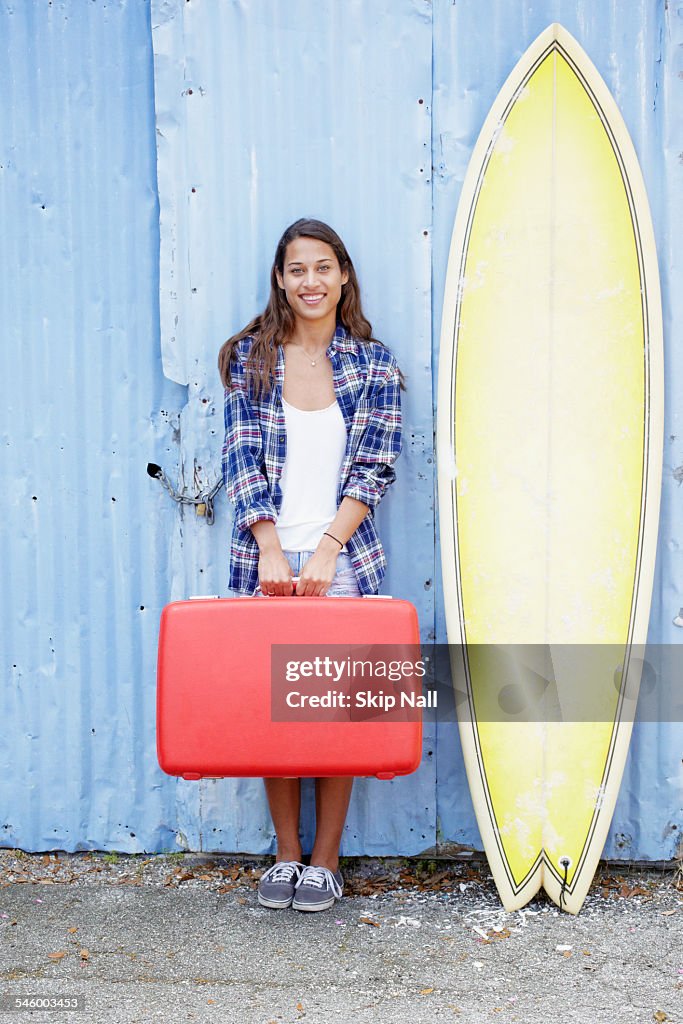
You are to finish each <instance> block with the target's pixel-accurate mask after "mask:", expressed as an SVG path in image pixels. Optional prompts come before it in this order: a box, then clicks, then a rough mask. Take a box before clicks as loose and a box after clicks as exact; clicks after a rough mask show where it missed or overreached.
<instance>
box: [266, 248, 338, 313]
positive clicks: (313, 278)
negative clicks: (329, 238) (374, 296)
mask: <svg viewBox="0 0 683 1024" xmlns="http://www.w3.org/2000/svg"><path fill="white" fill-rule="evenodd" d="M276 275H277V281H278V284H279V285H280V288H284V291H285V295H286V297H287V302H288V303H289V305H290V307H291V309H292V312H293V313H294V316H295V317H297V319H300V320H303V321H306V322H308V323H320V322H321V321H324V320H326V319H330V320H331V321H332V324H334V323H335V322H336V317H337V303H338V302H339V299H340V298H341V290H342V285H344V284H346V282H347V281H348V279H349V275H348V273H347V272H346V271H342V269H341V267H340V266H339V261H338V260H337V257H336V256H335V254H334V249H332V247H331V246H329V245H328V244H327V242H320V241H318V239H317V238H295V239H294V241H293V242H290V243H289V245H288V246H287V249H286V251H285V260H284V266H283V269H282V273H280V271H279V270H276Z"/></svg>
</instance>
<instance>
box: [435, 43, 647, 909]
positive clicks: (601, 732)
mask: <svg viewBox="0 0 683 1024" xmlns="http://www.w3.org/2000/svg"><path fill="white" fill-rule="evenodd" d="M662 435H663V372H662V323H661V303H660V295H659V278H658V271H657V260H656V252H655V242H654V235H653V230H652V223H651V218H650V214H649V208H648V202H647V197H646V194H645V188H644V184H643V180H642V175H641V173H640V169H639V166H638V161H637V158H636V154H635V151H634V149H633V145H632V143H631V140H630V138H629V135H628V132H627V130H626V127H625V125H624V122H623V120H622V117H621V115H620V113H619V111H618V109H617V107H616V104H615V102H614V100H613V98H612V97H611V95H610V93H609V91H608V89H607V87H606V85H605V83H604V82H603V81H602V79H601V78H600V75H599V74H598V72H597V70H596V69H595V67H594V66H593V64H592V63H591V62H590V60H589V59H588V57H587V56H586V54H585V53H584V52H583V50H582V49H581V48H580V47H579V45H578V44H577V42H576V41H575V40H574V39H573V38H572V37H571V36H570V35H569V34H568V33H567V32H566V31H565V30H564V29H563V28H562V27H561V26H559V25H551V26H550V27H549V28H548V29H547V30H546V31H545V32H543V33H542V34H541V35H540V36H539V37H538V39H537V40H536V41H535V42H534V43H533V45H532V46H531V47H530V48H529V50H528V51H527V52H526V53H525V54H524V56H523V57H522V59H521V60H520V61H519V63H518V64H517V66H516V67H515V69H514V71H513V72H512V74H511V75H510V77H509V78H508V80H507V82H506V83H505V85H504V86H503V88H502V90H501V92H500V94H499V96H498V98H497V99H496V101H495V103H494V105H493V107H492V109H491V111H490V113H489V116H488V117H487V119H486V122H485V124H484V126H483V129H482V131H481V134H480V136H479V139H478V142H477V144H476V147H475V149H474V152H473V155H472V158H471V161H470V165H469V168H468V171H467V175H466V178H465V182H464V186H463V191H462V196H461V199H460V203H459V207H458V213H457V217H456V223H455V228H454V233H453V239H452V244H451V251H450V257H449V265H448V274H447V283H446V292H445V299H444V312H443V323H442V334H441V354H440V365H439V393H438V422H437V455H438V476H439V508H440V524H441V549H442V566H443V581H444V597H445V604H446V623H447V629H448V638H449V643H450V644H451V645H452V652H453V660H454V669H455V670H456V671H457V672H458V673H459V674H461V675H462V678H463V679H464V685H465V687H466V693H467V699H466V700H465V701H463V702H462V703H461V705H460V706H461V709H462V713H461V714H460V734H461V739H462V745H463V752H464V757H465V764H466V768H467V774H468V781H469V784H470V788H471V792H472V796H473V800H474V806H475V810H476V814H477V820H478V824H479V829H480V832H481V835H482V839H483V842H484V846H485V850H486V854H487V857H488V859H489V863H490V865H491V869H492V871H493V875H494V878H495V880H496V883H497V886H498V889H499V892H500V895H501V899H502V901H503V903H504V905H505V907H506V908H507V909H509V910H512V909H516V908H518V907H521V906H523V905H524V904H526V903H527V902H528V901H529V900H530V899H531V898H532V896H533V895H534V894H535V893H536V892H537V891H538V890H539V889H540V888H541V887H543V888H545V889H546V891H547V892H548V894H549V895H550V897H551V898H552V899H553V900H554V901H555V902H556V903H558V905H560V906H561V907H563V908H564V909H566V910H568V911H570V912H572V913H578V911H579V909H580V908H581V905H582V903H583V900H584V898H585V895H586V893H587V891H588V888H589V886H590V883H591V880H592V878H593V875H594V872H595V868H596V865H597V862H598V859H599V857H600V854H601V852H602V848H603V846H604V842H605V838H606V835H607V832H608V829H609V824H610V820H611V817H612V813H613V810H614V804H615V802H616V797H617V793H618V790H619V785H620V781H621V775H622V771H623V766H624V762H625V759H626V754H627V749H628V742H629V738H630V732H631V725H632V721H633V713H634V705H635V699H636V697H637V691H638V682H639V671H638V664H639V662H638V659H637V658H636V657H635V656H634V652H636V651H637V650H639V647H638V645H644V643H645V641H646V637H647V628H648V620H649V610H650V597H651V591H652V580H653V573H654V563H655V550H656V542H657V525H658V518H659V497H660V486H661V458H662ZM456 645H458V646H457V647H456ZM456 662H460V664H459V665H458V664H456ZM587 695H589V697H588V696H587ZM539 697H542V699H541V700H540V703H539V699H538V698H539ZM539 708H540V709H541V712H540V713H539Z"/></svg>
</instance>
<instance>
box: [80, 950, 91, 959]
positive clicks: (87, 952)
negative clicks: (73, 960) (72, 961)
mask: <svg viewBox="0 0 683 1024" xmlns="http://www.w3.org/2000/svg"><path fill="white" fill-rule="evenodd" d="M79 956H80V958H81V960H89V959H90V950H89V949H81V950H80V952H79Z"/></svg>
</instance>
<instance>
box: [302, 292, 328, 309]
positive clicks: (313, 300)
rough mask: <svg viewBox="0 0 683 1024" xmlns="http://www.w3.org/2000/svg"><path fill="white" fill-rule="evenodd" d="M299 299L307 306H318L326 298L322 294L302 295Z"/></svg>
mask: <svg viewBox="0 0 683 1024" xmlns="http://www.w3.org/2000/svg"><path fill="white" fill-rule="evenodd" d="M299 297H300V298H301V300H302V301H303V302H305V303H306V305H307V306H317V305H318V303H319V302H322V300H323V299H324V298H325V296H324V295H323V294H322V293H320V294H316V295H301V296H299Z"/></svg>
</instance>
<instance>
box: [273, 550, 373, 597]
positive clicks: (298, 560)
mask: <svg viewBox="0 0 683 1024" xmlns="http://www.w3.org/2000/svg"><path fill="white" fill-rule="evenodd" d="M283 554H284V556H285V558H286V559H287V561H288V562H289V565H290V567H291V570H292V573H293V574H294V576H299V575H300V573H301V570H302V569H303V567H304V565H305V564H306V562H307V561H308V559H309V558H310V557H311V555H312V554H313V552H312V551H284V552H283ZM256 596H261V597H263V596H265V595H263V594H261V591H260V589H259V590H257V591H256ZM360 596H361V593H360V587H359V586H358V580H357V578H356V570H355V569H354V568H353V563H352V562H351V556H350V555H347V554H346V552H345V551H342V552H340V554H338V555H337V571H336V573H335V576H334V579H333V580H332V582H331V583H330V586H329V588H328V590H327V593H326V594H325V597H360Z"/></svg>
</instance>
